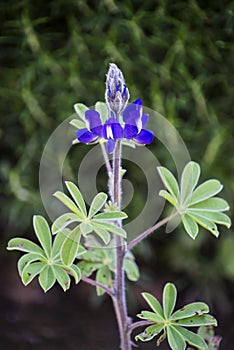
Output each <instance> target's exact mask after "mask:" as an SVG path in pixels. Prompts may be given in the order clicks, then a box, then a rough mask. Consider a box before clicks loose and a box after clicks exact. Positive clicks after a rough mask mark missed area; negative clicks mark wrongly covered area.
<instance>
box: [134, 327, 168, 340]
mask: <svg viewBox="0 0 234 350" xmlns="http://www.w3.org/2000/svg"><path fill="white" fill-rule="evenodd" d="M163 328H164V325H163V324H154V325H152V326H149V327H147V328H146V329H145V330H144V332H142V333H140V334H138V335H136V337H135V339H136V340H141V341H150V340H151V339H153V338H154V337H156V336H157V335H158V334H159V333H160V332H161V331H162V330H163Z"/></svg>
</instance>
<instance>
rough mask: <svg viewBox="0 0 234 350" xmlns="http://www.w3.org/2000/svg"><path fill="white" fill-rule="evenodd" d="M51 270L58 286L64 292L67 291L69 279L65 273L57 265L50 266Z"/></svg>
mask: <svg viewBox="0 0 234 350" xmlns="http://www.w3.org/2000/svg"><path fill="white" fill-rule="evenodd" d="M52 270H53V272H54V275H55V278H56V280H57V281H58V283H59V284H60V286H61V287H62V288H63V290H64V292H66V290H68V289H69V287H70V282H71V280H70V277H69V276H68V274H67V272H65V271H64V270H63V269H61V268H60V267H59V266H57V265H52Z"/></svg>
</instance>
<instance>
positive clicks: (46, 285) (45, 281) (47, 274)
mask: <svg viewBox="0 0 234 350" xmlns="http://www.w3.org/2000/svg"><path fill="white" fill-rule="evenodd" d="M38 281H39V284H40V286H41V288H42V289H43V290H44V292H47V291H48V290H49V289H50V288H52V287H53V285H54V284H55V281H56V277H55V275H54V272H53V269H52V267H51V266H49V265H46V266H45V267H44V268H43V270H42V271H41V272H40V274H39V278H38Z"/></svg>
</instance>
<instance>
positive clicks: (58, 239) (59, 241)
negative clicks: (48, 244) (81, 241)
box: [51, 229, 71, 258]
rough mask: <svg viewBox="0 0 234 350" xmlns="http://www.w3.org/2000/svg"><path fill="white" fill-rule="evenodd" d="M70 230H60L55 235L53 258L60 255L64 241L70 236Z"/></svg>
mask: <svg viewBox="0 0 234 350" xmlns="http://www.w3.org/2000/svg"><path fill="white" fill-rule="evenodd" d="M70 232H71V231H70V230H69V229H65V230H63V231H61V232H59V233H58V234H57V235H56V236H55V239H54V242H53V247H52V251H51V256H52V258H58V255H59V253H60V250H61V248H62V245H63V242H64V241H65V239H66V238H67V237H68V236H69V234H70Z"/></svg>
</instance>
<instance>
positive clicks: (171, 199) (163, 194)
mask: <svg viewBox="0 0 234 350" xmlns="http://www.w3.org/2000/svg"><path fill="white" fill-rule="evenodd" d="M159 196H161V197H163V198H165V199H166V200H167V201H168V202H169V203H171V204H172V205H174V206H176V205H177V201H176V200H175V198H174V197H173V196H172V195H171V194H170V193H168V192H167V191H165V190H161V191H160V192H159Z"/></svg>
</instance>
